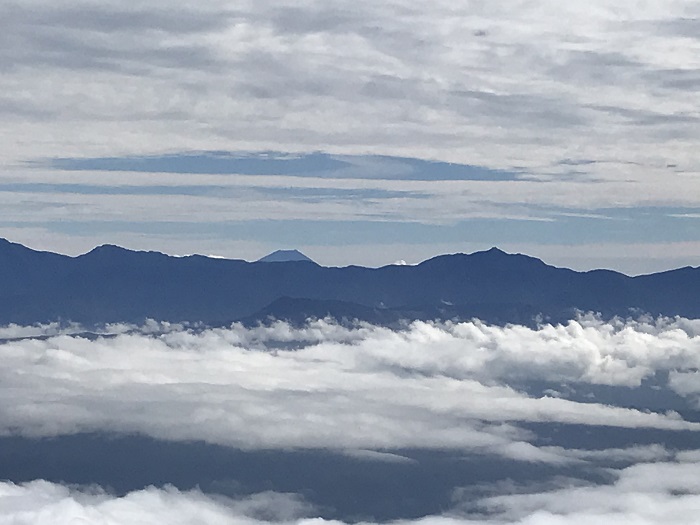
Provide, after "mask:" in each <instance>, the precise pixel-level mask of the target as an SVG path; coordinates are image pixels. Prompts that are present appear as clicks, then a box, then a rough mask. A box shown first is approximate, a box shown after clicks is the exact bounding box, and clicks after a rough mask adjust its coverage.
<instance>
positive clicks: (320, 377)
mask: <svg viewBox="0 0 700 525" xmlns="http://www.w3.org/2000/svg"><path fill="white" fill-rule="evenodd" d="M111 328H112V329H113V330H115V331H116V332H118V333H117V334H116V335H114V336H109V337H98V338H96V339H94V338H85V337H81V336H79V335H70V334H65V335H53V336H50V337H48V338H41V339H34V338H27V339H19V340H9V341H6V342H5V343H3V344H2V345H0V355H1V356H2V363H3V365H2V368H1V369H0V391H2V396H1V398H2V399H3V402H2V404H0V415H1V416H2V417H0V421H2V427H1V428H0V430H1V431H2V432H3V433H4V434H6V435H7V434H21V435H26V436H55V435H64V434H72V433H77V432H117V433H141V434H145V435H148V436H152V437H155V438H159V439H167V440H177V441H187V440H203V441H206V442H209V443H215V444H222V445H228V446H234V447H240V448H246V449H265V448H324V449H335V450H339V451H342V450H344V449H351V450H365V449H370V450H372V449H374V450H382V449H401V448H433V449H442V448H447V449H457V450H465V451H476V452H484V453H493V454H499V455H503V456H505V457H511V458H514V459H521V460H524V461H543V462H550V463H557V462H567V461H577V460H579V459H580V458H579V457H576V455H575V454H574V455H573V456H571V455H567V454H566V451H564V450H559V449H557V448H556V447H549V448H547V447H541V448H538V447H537V446H535V445H533V444H532V443H530V441H531V439H532V438H533V436H532V435H531V434H530V433H529V431H525V430H523V428H522V425H526V424H531V423H558V424H564V425H572V424H577V425H591V426H594V427H595V426H611V427H620V428H629V429H659V430H667V431H682V430H685V431H700V423H695V422H692V421H685V420H684V419H683V418H682V417H681V416H680V415H678V414H677V413H676V412H675V410H676V409H677V408H680V409H683V410H686V409H689V407H690V406H691V405H690V403H693V402H694V400H695V399H696V397H695V396H696V395H697V391H696V390H693V389H690V388H688V387H687V386H684V385H686V384H687V381H685V382H684V381H682V380H681V379H680V378H682V377H685V376H683V374H692V373H694V372H695V370H696V369H697V367H698V366H699V364H698V359H699V358H698V355H700V352H698V346H700V335H699V334H698V332H699V325H698V321H694V320H686V319H676V320H670V319H660V320H657V321H653V322H651V321H650V322H644V321H637V322H627V323H625V322H622V321H615V322H612V323H603V322H601V321H599V320H597V319H595V318H583V319H581V320H579V321H572V322H570V323H569V324H567V325H566V326H549V325H546V326H542V327H540V328H539V329H537V330H532V329H529V328H525V327H521V326H508V327H505V328H500V327H495V326H488V325H484V324H482V323H479V322H472V323H460V324H449V323H448V324H443V325H440V324H427V323H420V322H417V323H413V324H412V325H410V326H408V327H406V329H405V330H401V331H395V330H390V329H386V328H379V327H375V326H371V325H361V326H358V327H355V328H345V327H341V326H338V325H335V324H333V323H330V322H327V321H323V320H321V321H316V322H311V323H310V324H308V325H307V326H305V327H303V328H293V327H291V326H289V325H287V324H285V323H281V322H278V323H275V324H273V325H271V326H267V327H263V326H261V327H257V328H252V329H246V328H244V327H242V326H240V325H233V326H232V327H230V328H227V329H204V330H192V329H186V328H184V327H181V326H177V325H175V326H172V325H158V324H157V323H152V324H151V325H150V326H146V327H142V328H135V327H127V326H119V327H111ZM44 330H48V331H53V330H55V328H54V327H51V326H48V327H44ZM74 330H75V327H70V328H69V332H70V331H74ZM13 331H14V332H17V333H19V334H23V335H24V334H26V333H28V332H27V330H26V329H24V330H18V329H17V328H15V329H14V330H13ZM119 332H121V333H119ZM663 372H665V373H668V374H670V380H669V382H668V384H665V383H664V382H663V381H662V382H661V384H660V385H659V386H658V388H661V389H669V388H670V389H674V390H675V391H676V392H677V393H678V394H680V395H684V396H685V395H687V396H689V398H688V399H687V400H685V401H684V400H683V398H680V397H678V400H677V401H676V402H675V405H674V404H673V403H671V404H670V405H667V406H665V407H664V406H661V407H655V409H656V410H657V411H656V412H649V411H648V410H647V408H649V407H647V406H644V405H643V404H642V405H636V406H635V407H634V408H630V407H628V406H627V405H625V404H621V405H620V406H612V405H611V404H610V403H611V401H609V400H605V399H603V400H598V399H596V397H595V393H594V392H593V391H592V392H591V393H590V394H589V397H587V398H582V397H581V396H580V395H579V396H577V394H576V390H577V389H579V390H582V391H583V390H585V388H586V385H588V387H589V388H593V387H595V386H607V387H611V388H619V389H623V390H625V389H628V388H630V387H632V388H635V387H640V386H643V385H644V384H645V382H648V381H650V380H653V379H655V378H657V376H658V373H663ZM537 382H540V383H542V385H544V386H538V387H537V388H534V389H533V388H532V385H533V384H536V383H537ZM612 403H613V404H614V401H613V402H612ZM679 403H680V404H679Z"/></svg>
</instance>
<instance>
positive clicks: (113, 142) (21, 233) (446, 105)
mask: <svg viewBox="0 0 700 525" xmlns="http://www.w3.org/2000/svg"><path fill="white" fill-rule="evenodd" d="M698 16H700V13H699V12H698V8H697V5H696V4H695V3H694V2H691V1H689V0H674V1H671V2H661V1H660V0H655V1H652V2H645V3H644V4H643V5H639V3H638V2H632V1H631V0H628V1H623V2H618V3H617V4H616V6H615V8H614V9H613V8H611V7H610V6H609V4H608V2H605V1H603V0H595V1H591V2H587V3H586V4H585V5H583V6H571V5H568V4H562V3H561V2H555V1H553V0H538V1H536V2H515V3H513V4H509V5H508V6H507V7H506V6H500V5H493V3H489V2H485V1H481V0H478V1H476V0H475V1H470V2H464V3H461V4H460V5H455V4H454V2H449V1H447V0H440V1H437V2H432V3H431V4H430V6H418V7H417V6H415V5H414V4H413V3H411V2H409V1H408V0H392V1H388V2H382V3H380V4H377V3H376V2H369V1H364V0H363V1H353V2H349V1H348V0H337V1H333V2H330V3H329V2H319V1H316V0H304V1H302V2H281V3H280V2H274V3H271V2H263V1H261V2H239V3H238V4H237V5H236V7H235V9H234V8H231V6H230V5H228V4H227V3H225V2H220V1H219V0H203V1H201V2H196V3H194V2H186V3H182V2H181V3H180V4H179V5H178V9H177V10H173V9H172V7H171V6H170V5H168V4H167V3H164V2H162V1H161V0H147V1H145V2H141V3H140V4H139V6H138V7H134V6H125V5H124V4H123V3H120V2H115V1H111V0H110V1H105V2H94V1H89V0H69V1H66V2H61V3H60V5H57V4H56V3H55V2H46V1H44V0H14V1H12V2H5V3H3V5H2V6H0V70H1V71H2V75H1V76H0V93H1V95H0V116H1V117H2V118H3V122H4V124H5V125H4V126H3V130H2V131H0V134H2V139H3V140H1V141H0V208H1V209H2V214H1V215H0V226H2V227H3V228H4V230H3V232H4V233H3V235H10V234H13V235H12V237H13V239H16V240H19V241H21V242H25V243H30V244H31V245H32V246H34V247H38V248H51V249H55V250H59V251H63V252H69V253H77V252H79V251H87V250H89V249H90V248H92V247H93V246H94V245H96V244H101V243H103V242H119V243H122V244H127V245H129V246H131V247H139V248H151V249H153V248H157V249H161V250H164V251H168V252H171V253H173V252H174V253H193V252H200V253H219V254H222V252H223V253H225V254H226V255H229V256H235V257H244V258H259V257H260V256H262V255H264V254H265V253H266V252H269V251H272V249H275V248H279V247H280V246H279V245H280V244H286V243H288V242H293V243H294V244H297V245H298V246H297V247H299V248H304V249H305V248H308V247H315V248H316V251H315V253H312V255H313V256H314V258H315V260H319V261H321V262H324V263H329V262H332V263H334V264H348V263H356V264H357V263H361V264H373V265H374V264H388V263H390V262H392V261H395V260H397V259H405V260H407V261H410V262H417V260H418V258H419V257H426V256H428V255H434V254H435V253H436V251H438V250H439V251H455V250H456V249H460V250H462V249H466V248H467V247H466V245H467V244H468V243H470V244H471V245H470V246H468V248H470V249H477V248H478V249H480V248H483V247H484V245H485V244H488V245H491V244H494V243H497V244H499V245H501V246H504V247H505V246H506V245H508V247H513V248H515V244H516V243H518V249H522V248H520V246H522V243H529V244H531V245H532V244H535V245H541V244H550V245H552V244H555V245H556V244H569V245H570V244H583V243H585V244H587V245H596V244H599V243H603V244H606V245H607V249H611V248H612V246H611V245H613V243H619V242H624V243H641V244H647V246H645V247H644V248H639V249H638V251H637V253H636V254H634V256H631V255H625V254H628V253H629V252H624V254H623V255H622V256H618V257H616V258H615V260H613V261H612V263H613V264H612V266H614V267H615V268H619V269H624V270H625V271H633V272H639V271H649V270H651V269H659V268H664V269H665V268H668V267H671V266H673V265H674V264H678V263H681V264H687V263H689V262H693V263H695V262H696V261H697V257H698V256H700V239H699V238H698V234H697V232H698V231H700V229H698V228H697V227H696V222H697V215H698V206H699V203H698V199H697V197H696V196H697V195H699V194H700V186H699V184H700V183H698V180H700V179H699V178H698V177H697V176H696V175H697V173H698V170H700V158H699V157H698V155H697V153H696V152H697V151H698V148H697V142H698V139H699V138H700V137H699V136H698V132H697V130H698V129H700V127H699V126H698V119H699V118H700V115H699V114H698V111H697V104H696V101H695V93H696V89H695V88H696V87H697V86H698V84H699V83H700V77H699V75H698V69H699V67H700V65H699V63H698V59H697V57H698V56H700V55H699V54H698V52H697V51H698V46H699V45H700V43H699V42H700V41H699V40H698V39H697V38H695V37H694V29H696V28H697V20H698ZM212 150H216V151H218V152H222V151H223V152H248V153H250V152H261V151H262V152H270V151H277V152H283V153H285V154H288V153H290V152H291V153H309V152H318V151H323V152H327V153H329V154H333V155H337V157H336V161H337V160H338V159H340V161H341V162H340V164H342V160H343V159H344V160H345V161H349V163H350V164H351V165H352V167H351V169H350V170H348V169H346V168H343V167H342V166H341V167H339V166H338V165H333V163H331V167H329V166H326V168H327V169H326V170H325V171H323V172H319V171H318V169H316V168H317V166H316V167H311V166H307V167H306V168H304V169H302V170H301V171H300V170H298V169H297V170H296V171H295V170H288V171H282V172H280V170H279V169H277V170H276V169H274V168H273V167H272V166H271V165H269V166H268V167H267V168H265V169H263V170H262V171H261V172H260V173H258V174H252V175H251V174H250V173H249V172H247V171H246V170H242V169H238V170H236V169H234V170H232V171H230V174H232V175H234V176H229V177H216V176H212V174H208V172H207V171H206V169H204V166H205V165H206V164H207V163H208V162H209V163H211V158H209V159H207V158H206V155H204V156H203V157H204V158H202V155H201V153H200V155H199V157H198V155H196V154H192V152H203V151H210V152H211V151H212ZM163 154H168V155H166V156H165V157H162V156H161V155H163ZM368 154H369V155H368ZM377 154H378V155H379V156H377ZM386 155H393V156H395V157H391V158H388V157H381V156H386ZM144 156H147V157H149V158H151V160H153V159H155V161H156V162H155V163H156V164H157V166H155V165H153V163H152V162H144ZM151 156H152V157H151ZM214 156H215V155H214ZM261 157H265V155H261ZM311 157H314V155H311ZM398 157H402V158H398ZM406 157H412V158H418V159H434V160H440V161H450V162H456V163H460V164H463V165H464V166H453V167H452V168H450V167H449V165H448V164H445V165H440V166H438V165H423V169H424V172H425V173H423V175H422V177H421V176H419V177H416V173H415V171H414V168H416V166H417V165H418V164H419V163H420V161H416V160H415V159H413V160H412V159H407V158H406ZM56 158H63V159H64V160H65V159H66V158H79V159H85V158H96V159H98V160H100V162H97V163H96V164H93V165H92V168H91V169H90V170H88V171H87V172H81V173H76V172H71V171H65V172H61V173H57V172H56V170H54V169H52V168H51V167H47V166H46V165H44V166H42V167H39V168H37V167H36V165H33V166H34V168H32V169H28V168H27V165H26V164H25V163H26V162H27V161H36V160H42V159H43V160H46V159H54V160H55V159H56ZM193 158H195V160H196V161H197V164H198V165H197V167H196V169H195V171H194V172H193V173H187V171H186V170H183V166H187V165H190V166H191V164H192V161H193ZM314 158H316V157H314ZM164 159H165V160H166V161H170V162H169V163H168V162H165V163H164V162H163V161H164ZM110 160H111V161H112V166H114V165H115V162H116V164H117V165H119V166H121V167H122V168H123V170H122V171H120V172H111V173H110V172H105V171H103V170H102V169H101V168H104V167H105V165H106V164H109V162H108V161H110ZM273 160H274V159H273ZM59 164H60V163H59ZM69 164H70V163H63V164H62V166H63V167H67V166H68V165H69ZM173 164H174V165H175V166H173ZM271 164H274V162H272V163H271ZM336 164H337V163H336ZM49 165H51V163H49ZM74 165H75V164H74ZM144 165H148V166H150V168H149V169H148V170H144V169H143V168H144ZM100 166H101V168H100ZM139 166H140V168H139ZM333 166H334V167H333ZM465 166H466V167H465ZM53 167H56V164H53ZM134 169H139V170H140V172H139V173H134V172H133V170H134ZM266 170H267V171H266ZM445 170H447V171H451V172H452V175H451V176H448V177H446V176H445V174H444V171H445ZM164 171H167V172H169V173H167V174H166V173H163V172H164ZM349 171H352V172H354V176H353V177H354V178H351V179H348V172H349ZM144 172H148V176H145V175H144ZM387 172H388V173H389V174H390V175H391V176H389V177H387ZM456 172H460V173H461V175H460V176H459V177H456V176H455V173H456ZM227 173H229V172H227ZM262 173H264V174H268V175H271V174H274V175H276V177H275V178H273V179H267V178H265V177H260V176H257V175H259V174H262ZM300 174H303V175H305V176H307V177H304V178H305V180H303V181H301V180H299V179H300V178H302V177H298V176H290V175H300ZM263 179H265V180H263ZM455 179H459V180H455ZM630 209H633V210H639V211H640V214H641V215H642V217H641V218H640V216H639V215H640V214H635V213H628V212H629V210H630ZM270 221H275V222H274V224H272V226H270V224H271V222H270ZM288 221H296V222H295V223H294V224H293V225H289V222H288ZM499 221H500V222H499ZM640 223H642V226H641V227H640ZM419 226H420V227H419ZM282 231H284V232H283V233H280V232H282ZM295 232H300V233H296V235H295ZM337 232H340V233H341V234H338V233H337ZM475 232H476V233H475ZM475 234H476V235H480V238H476V239H475V238H474V235H475ZM351 237H352V239H351ZM339 240H342V243H340V244H341V246H338V244H339V243H338V241H339ZM661 242H667V243H668V242H677V243H680V242H684V243H686V245H685V246H686V250H690V254H689V255H684V256H682V259H681V261H679V260H678V259H679V258H680V256H679V252H678V251H674V252H673V253H670V252H669V250H667V249H665V248H664V249H661V250H660V249H659V247H658V244H659V243H661ZM348 244H353V245H355V246H352V247H347V245H348ZM387 244H392V245H394V246H392V247H391V248H390V250H391V252H393V253H386V254H382V255H381V256H379V255H376V254H378V253H379V252H378V250H380V249H381V250H387V248H386V245H387ZM402 244H403V245H405V244H408V245H409V246H408V248H406V247H403V248H402V246H401V245H402ZM428 244H432V245H433V247H431V248H430V249H426V248H425V246H426V245H428ZM474 244H477V246H474ZM309 245H310V246H309ZM328 245H332V246H334V247H335V248H334V249H333V250H331V249H329V248H328ZM370 245H371V246H372V249H369V246H370ZM421 245H422V246H423V249H420V246H421ZM358 246H360V247H363V249H358V248H357V247H358ZM438 246H439V247H438ZM216 247H218V250H215V249H214V248H216ZM612 249H614V248H612ZM340 250H342V253H341V254H340V255H337V254H338V252H339V251H340ZM419 250H420V255H418V253H419ZM551 250H554V251H555V256H554V257H553V258H552V259H550V260H557V261H561V260H563V258H564V257H565V256H566V253H567V250H566V249H565V248H562V247H557V248H556V249H555V248H550V251H551ZM650 250H656V251H657V253H658V252H661V254H662V255H660V256H659V258H660V259H661V260H660V261H658V262H655V263H654V264H653V265H652V263H650V262H647V263H646V265H645V266H644V267H642V266H643V265H642V263H640V262H638V261H635V259H638V258H639V257H638V256H637V255H638V254H642V257H641V258H642V259H646V260H647V261H648V259H647V258H646V257H644V256H643V254H646V253H648V252H649V251H650ZM584 251H585V254H586V257H591V254H592V253H593V254H595V258H594V259H593V261H591V262H586V264H581V265H580V266H582V267H585V268H590V267H591V266H600V265H602V264H606V265H608V264H610V259H606V258H605V251H606V248H600V249H597V250H595V251H592V250H591V249H590V247H589V246H587V247H586V249H585V250H584ZM333 252H335V254H336V255H335V256H333ZM370 252H372V253H373V254H375V255H372V256H370V255H362V258H363V259H362V260H357V259H353V257H355V258H357V257H360V254H365V253H367V254H368V253H370ZM531 253H533V254H535V255H538V254H540V253H543V254H544V252H543V251H542V252H538V251H531ZM620 259H622V260H620ZM579 261H580V259H579Z"/></svg>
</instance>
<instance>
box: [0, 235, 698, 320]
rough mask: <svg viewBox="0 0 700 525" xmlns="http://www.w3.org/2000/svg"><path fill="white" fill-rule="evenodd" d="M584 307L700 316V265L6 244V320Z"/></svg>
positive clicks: (2, 274) (2, 243) (0, 271)
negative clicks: (356, 259)
mask: <svg viewBox="0 0 700 525" xmlns="http://www.w3.org/2000/svg"><path fill="white" fill-rule="evenodd" d="M298 258H300V257H298ZM577 310H581V311H593V312H599V313H601V314H602V315H603V316H604V317H610V316H614V315H620V316H625V317H627V316H630V315H635V316H636V315H640V314H642V313H648V314H651V315H669V316H673V315H682V316H686V317H700V268H691V267H686V268H680V269H677V270H671V271H667V272H661V273H655V274H650V275H643V276H637V277H629V276H626V275H624V274H621V273H617V272H613V271H608V270H594V271H589V272H576V271H573V270H569V269H566V268H557V267H553V266H549V265H547V264H545V263H544V262H542V261H541V260H539V259H536V258H533V257H528V256H526V255H520V254H518V255H513V254H507V253H504V252H502V251H501V250H498V249H496V248H492V249H491V250H488V251H483V252H476V253H473V254H470V255H465V254H455V255H441V256H438V257H435V258H432V259H429V260H427V261H424V262H423V263H421V264H418V265H416V266H394V265H392V266H385V267H382V268H364V267H358V266H348V267H344V268H334V267H324V266H319V265H318V264H316V263H314V262H313V261H311V260H306V259H303V260H285V261H281V262H275V263H274V264H270V263H269V262H265V261H264V260H263V261H257V262H246V261H242V260H229V259H217V258H209V257H204V256H200V255H192V256H188V257H173V256H168V255H165V254H162V253H158V252H140V251H131V250H127V249H124V248H120V247H117V246H111V245H105V246H100V247H98V248H95V249H94V250H92V251H90V252H89V253H86V254H84V255H80V256H78V257H69V256H65V255H59V254H55V253H49V252H40V251H35V250H31V249H29V248H26V247H24V246H22V245H20V244H15V243H11V242H9V241H6V240H0V324H8V323H18V324H31V323H37V322H46V321H56V320H59V321H66V322H67V321H74V322H79V323H83V324H85V325H92V324H101V323H108V322H136V323H138V322H142V321H143V320H145V319H147V318H152V319H156V320H163V321H173V322H174V321H190V322H196V321H201V322H203V323H205V324H207V325H222V324H228V323H231V322H233V321H242V322H245V323H257V322H265V321H268V320H270V319H284V320H288V321H291V322H295V323H299V322H303V321H304V320H306V319H307V318H310V317H311V318H321V317H326V316H331V317H335V318H336V319H338V320H340V321H351V320H354V319H357V320H364V321H369V322H373V323H379V324H386V325H391V324H394V323H398V322H400V321H402V320H415V319H423V320H433V319H442V320H447V319H471V318H474V317H478V318H480V319H482V320H484V321H488V322H492V323H498V324H504V323H524V324H532V323H533V322H535V320H538V319H540V320H549V321H556V322H558V321H563V320H566V319H569V318H571V317H572V316H573V315H575V312H576V311H577Z"/></svg>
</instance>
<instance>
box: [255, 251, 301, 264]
mask: <svg viewBox="0 0 700 525" xmlns="http://www.w3.org/2000/svg"><path fill="white" fill-rule="evenodd" d="M292 261H296V262H298V261H306V262H314V261H313V260H312V259H310V258H309V257H307V256H306V255H304V254H303V253H301V252H300V251H299V250H277V251H274V252H272V253H271V254H269V255H266V256H265V257H263V258H262V259H258V260H257V261H256V262H292Z"/></svg>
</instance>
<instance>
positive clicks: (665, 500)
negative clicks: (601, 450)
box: [479, 462, 700, 525]
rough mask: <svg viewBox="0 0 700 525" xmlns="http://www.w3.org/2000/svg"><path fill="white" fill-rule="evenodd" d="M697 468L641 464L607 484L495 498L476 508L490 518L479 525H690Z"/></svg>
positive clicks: (699, 482) (697, 499) (699, 499)
mask: <svg viewBox="0 0 700 525" xmlns="http://www.w3.org/2000/svg"><path fill="white" fill-rule="evenodd" d="M697 467H698V465H697V463H682V462H681V463H675V462H668V463H641V464H637V465H633V466H631V467H628V468H625V469H622V470H620V471H614V475H615V477H616V480H615V481H614V483H613V484H611V485H581V484H573V483H571V482H569V485H570V486H569V487H561V488H559V489H556V490H551V491H546V492H527V491H526V492H525V493H522V494H509V495H497V496H493V497H489V498H485V499H483V500H482V501H481V502H479V504H480V505H482V506H483V507H482V508H483V509H485V510H486V512H487V513H489V514H490V515H491V516H492V519H488V520H484V521H483V522H484V523H508V524H511V523H513V524H515V523H518V524H522V525H525V524H529V525H540V524H552V523H556V524H561V525H568V524H583V523H594V522H597V523H639V524H654V523H669V524H681V523H692V522H693V520H694V519H695V517H694V510H693V509H694V508H697V505H698V503H700V476H698V471H697ZM479 523H481V521H479Z"/></svg>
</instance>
